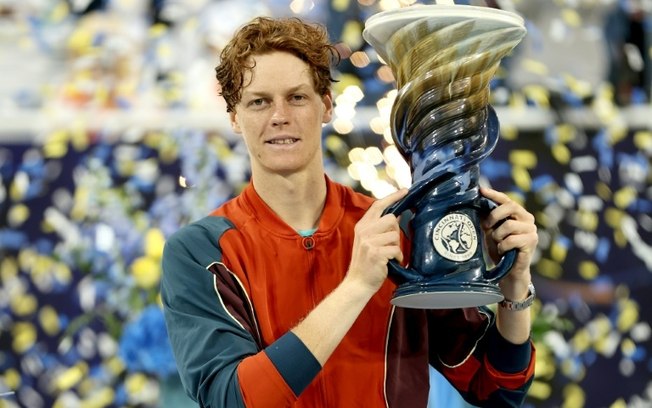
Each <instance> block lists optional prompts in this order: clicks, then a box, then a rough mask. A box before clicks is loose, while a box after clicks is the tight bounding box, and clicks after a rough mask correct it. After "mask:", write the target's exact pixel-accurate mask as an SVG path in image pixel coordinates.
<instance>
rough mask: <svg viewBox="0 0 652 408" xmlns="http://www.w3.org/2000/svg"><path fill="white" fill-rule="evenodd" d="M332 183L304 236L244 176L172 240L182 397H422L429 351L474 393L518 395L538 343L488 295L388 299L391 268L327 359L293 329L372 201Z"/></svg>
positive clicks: (492, 399) (416, 402) (414, 401)
mask: <svg viewBox="0 0 652 408" xmlns="http://www.w3.org/2000/svg"><path fill="white" fill-rule="evenodd" d="M326 182H327V186H328V190H327V191H328V192H327V197H326V204H325V206H324V210H323V212H322V216H321V218H320V221H319V226H318V228H317V230H316V231H315V232H314V234H313V235H312V236H309V237H302V236H301V235H299V234H298V233H297V232H296V231H294V230H293V229H292V228H291V227H289V226H288V225H287V224H285V223H284V222H283V221H282V220H281V219H280V218H279V217H278V216H277V215H276V214H275V213H274V212H273V211H272V210H271V209H270V208H269V207H268V206H267V205H266V204H265V203H264V202H263V201H262V200H261V198H260V197H259V196H258V195H257V193H256V191H255V190H254V187H253V184H249V185H248V186H247V187H246V188H245V189H244V191H243V192H242V193H241V194H240V195H239V196H237V197H236V198H234V199H232V200H230V201H228V202H227V203H225V204H224V205H223V206H221V207H220V208H218V209H217V210H215V211H214V212H213V213H211V214H210V215H209V216H207V217H206V218H203V219H201V220H199V221H197V222H194V223H192V224H190V225H187V226H185V227H183V228H181V229H180V230H179V231H178V232H176V233H175V234H173V235H172V236H171V237H170V238H169V239H168V241H167V242H166V246H165V250H164V254H163V277H162V281H161V295H162V300H163V307H164V313H165V318H166V324H167V329H168V333H169V337H170V340H171V344H172V348H173V351H174V355H175V359H176V362H177V366H178V368H179V373H180V376H181V380H182V383H183V385H184V388H185V389H186V392H187V393H188V394H189V395H190V397H191V398H193V399H194V400H196V401H198V403H199V406H201V407H212V408H218V407H226V408H231V407H233V408H236V407H342V408H349V407H351V408H353V407H364V408H367V407H372V408H375V407H389V408H403V407H406V408H418V407H424V408H425V407H426V406H427V401H428V390H429V382H428V381H429V373H428V365H429V364H431V365H432V366H434V367H435V368H436V369H438V370H439V371H441V372H442V373H443V374H444V376H445V377H446V378H447V379H448V380H449V381H450V382H451V383H452V384H453V385H454V386H455V388H456V389H457V390H458V391H459V392H460V393H461V394H462V396H464V397H465V399H467V401H469V402H470V403H472V404H475V405H479V406H490V407H516V406H520V405H521V404H522V401H523V399H524V398H525V394H526V391H527V389H528V387H529V384H530V382H531V381H532V377H533V373H534V348H533V345H532V343H531V342H526V343H525V344H522V345H514V344H511V343H509V342H508V341H506V340H505V339H503V338H502V337H501V336H500V334H499V333H498V331H497V329H496V326H495V321H494V315H493V313H492V312H491V311H490V310H489V309H487V308H484V307H479V308H468V309H451V310H419V309H405V308H400V307H394V306H392V305H391V304H390V299H391V297H392V293H393V291H394V289H395V288H396V285H395V283H394V282H393V281H392V280H391V279H387V280H386V282H385V283H384V285H383V286H382V287H381V289H380V290H379V291H378V293H377V294H376V295H375V296H374V297H373V298H372V299H371V300H370V301H369V303H368V304H367V305H366V307H365V308H364V309H363V311H362V313H361V314H360V316H359V317H358V319H357V320H356V322H355V323H354V324H353V326H352V327H351V329H350V330H349V332H348V333H347V334H346V336H345V337H344V339H343V340H342V342H341V343H340V344H339V346H338V347H337V348H336V349H335V351H334V353H333V354H332V355H331V357H330V358H329V360H328V361H327V362H326V363H325V364H324V366H323V367H322V366H321V365H320V364H319V362H318V361H317V360H316V359H315V357H314V356H313V355H312V354H311V352H310V351H309V350H308V349H307V348H306V346H305V345H304V344H303V343H302V342H301V340H300V339H299V338H298V337H296V336H295V335H294V334H293V333H292V332H290V329H292V328H293V327H294V326H296V325H297V324H298V323H299V322H300V320H301V319H302V318H304V317H305V316H306V315H307V314H308V313H309V312H310V311H311V310H312V309H313V308H314V307H315V306H316V305H317V304H319V303H320V301H321V300H322V299H323V298H324V297H325V296H327V295H328V294H329V293H330V292H331V291H332V290H333V289H334V288H335V287H336V286H337V285H339V283H340V282H341V281H342V279H343V278H344V276H345V274H346V272H347V269H348V266H349V262H350V257H351V248H352V246H353V237H354V235H353V227H354V225H355V224H356V223H357V221H358V220H359V219H360V218H361V217H362V215H363V214H364V213H365V212H366V210H367V208H368V207H369V206H370V205H371V203H372V202H373V199H371V198H369V197H367V196H365V195H363V194H360V193H357V192H354V191H353V190H352V189H351V188H349V187H346V186H343V185H340V184H337V183H335V182H333V181H331V180H330V179H329V178H328V177H327V178H326ZM405 244H406V245H404V246H405V247H406V251H407V250H409V248H408V245H407V244H408V243H407V240H405Z"/></svg>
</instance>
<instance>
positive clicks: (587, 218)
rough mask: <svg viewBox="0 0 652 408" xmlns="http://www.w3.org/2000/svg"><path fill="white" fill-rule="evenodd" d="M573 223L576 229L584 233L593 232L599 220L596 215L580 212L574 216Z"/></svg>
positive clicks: (589, 212)
mask: <svg viewBox="0 0 652 408" xmlns="http://www.w3.org/2000/svg"><path fill="white" fill-rule="evenodd" d="M575 222H576V224H577V227H578V228H581V229H583V230H585V231H595V230H596V229H597V228H598V224H599V223H600V219H599V217H598V214H597V213H594V212H591V211H584V210H580V211H578V212H577V213H576V215H575Z"/></svg>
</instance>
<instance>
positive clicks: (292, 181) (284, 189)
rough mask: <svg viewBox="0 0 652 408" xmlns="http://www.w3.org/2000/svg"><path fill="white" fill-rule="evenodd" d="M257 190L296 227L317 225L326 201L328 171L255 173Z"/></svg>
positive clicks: (283, 218) (284, 219)
mask: <svg viewBox="0 0 652 408" xmlns="http://www.w3.org/2000/svg"><path fill="white" fill-rule="evenodd" d="M252 181H253V184H254V188H255V189H256V193H258V195H259V196H260V198H261V199H262V200H263V201H264V202H265V203H266V204H267V205H268V206H269V207H270V208H271V209H272V210H273V211H274V212H275V213H276V214H277V215H278V216H279V217H280V218H281V219H282V220H283V221H285V223H287V224H288V225H289V226H290V227H292V228H293V229H295V230H297V231H298V230H307V229H311V228H317V226H318V224H319V218H320V216H321V213H322V210H323V208H324V203H325V202H326V178H325V176H324V173H321V174H317V173H315V172H313V173H312V174H307V173H296V174H291V175H278V174H270V175H268V174H265V175H264V176H262V177H257V176H256V174H254V175H252Z"/></svg>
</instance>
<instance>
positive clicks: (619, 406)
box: [609, 398, 627, 408]
mask: <svg viewBox="0 0 652 408" xmlns="http://www.w3.org/2000/svg"><path fill="white" fill-rule="evenodd" d="M609 408H627V402H625V400H624V399H622V398H620V399H618V400H616V401H614V403H613V404H611V405H609Z"/></svg>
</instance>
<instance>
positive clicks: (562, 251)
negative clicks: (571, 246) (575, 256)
mask: <svg viewBox="0 0 652 408" xmlns="http://www.w3.org/2000/svg"><path fill="white" fill-rule="evenodd" d="M567 254H568V250H567V248H566V247H565V246H564V245H562V244H561V243H559V242H557V241H555V242H553V243H552V246H551V247H550V256H551V257H552V259H553V260H554V261H555V262H559V263H562V262H564V260H565V259H566V255H567Z"/></svg>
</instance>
